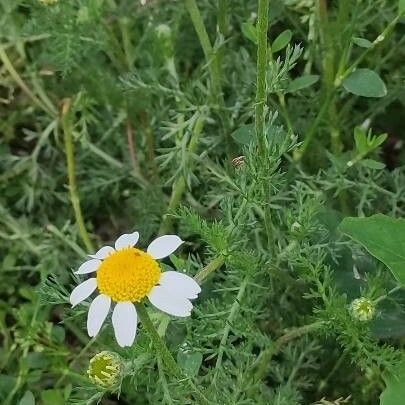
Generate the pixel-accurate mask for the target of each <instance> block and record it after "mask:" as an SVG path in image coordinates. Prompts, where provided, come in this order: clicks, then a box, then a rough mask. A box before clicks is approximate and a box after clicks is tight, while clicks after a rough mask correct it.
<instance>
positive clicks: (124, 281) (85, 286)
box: [70, 232, 201, 347]
mask: <svg viewBox="0 0 405 405" xmlns="http://www.w3.org/2000/svg"><path fill="white" fill-rule="evenodd" d="M138 239H139V233H138V232H134V233H130V234H124V235H122V236H120V237H119V238H118V239H117V240H116V242H115V245H114V248H113V247H111V246H104V247H102V248H101V249H100V250H98V251H97V252H96V253H95V254H94V255H90V257H91V259H90V260H87V261H86V262H84V263H83V264H82V265H81V266H80V267H79V269H78V270H77V271H76V272H75V273H76V274H88V273H96V277H92V278H89V279H87V280H86V281H84V282H82V283H81V284H79V285H78V286H77V287H76V288H75V289H74V290H73V291H72V293H71V295H70V303H71V304H72V306H73V307H74V306H76V305H77V304H79V303H80V302H82V301H84V300H85V299H86V298H88V297H89V296H90V295H91V294H92V293H93V292H94V291H95V290H96V289H98V293H99V294H98V296H97V297H96V298H95V299H94V300H93V302H92V303H91V304H90V307H89V311H88V317H87V332H88V334H89V336H90V337H94V336H96V335H97V334H98V332H99V331H100V329H101V327H102V325H103V323H104V321H105V319H106V318H107V315H108V313H109V311H110V307H111V302H112V301H113V302H115V306H114V310H113V313H112V324H113V328H114V333H115V338H116V340H117V342H118V344H119V345H120V346H121V347H125V346H131V345H132V343H133V342H134V340H135V336H136V329H137V323H138V320H137V318H138V317H137V312H136V308H135V305H134V303H136V302H141V301H142V300H143V299H145V298H146V297H147V298H148V299H149V301H150V302H151V303H152V304H153V305H154V306H155V307H156V308H158V309H160V310H161V311H163V312H166V313H167V314H169V315H174V316H179V317H186V316H190V315H191V310H192V308H193V304H192V303H191V301H190V300H192V299H195V298H197V296H198V294H199V293H200V292H201V288H200V286H199V285H198V283H197V282H196V281H195V280H194V279H192V278H191V277H189V276H187V275H186V274H183V273H180V272H177V271H165V272H162V271H161V268H160V265H159V263H158V262H157V260H159V259H163V258H165V257H168V256H169V255H171V254H172V253H173V252H174V251H175V250H176V249H177V248H178V247H179V246H180V245H181V244H182V243H183V241H182V240H181V239H180V238H179V237H178V236H176V235H164V236H160V237H158V238H157V239H155V240H154V241H152V243H150V245H149V246H148V248H147V250H146V252H144V251H142V250H140V249H137V248H135V247H134V246H135V245H136V243H137V242H138Z"/></svg>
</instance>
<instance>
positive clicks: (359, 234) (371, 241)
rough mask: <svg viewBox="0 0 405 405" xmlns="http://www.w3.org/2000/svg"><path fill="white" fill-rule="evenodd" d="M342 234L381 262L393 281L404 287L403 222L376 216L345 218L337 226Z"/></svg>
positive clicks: (404, 230) (404, 229) (404, 241)
mask: <svg viewBox="0 0 405 405" xmlns="http://www.w3.org/2000/svg"><path fill="white" fill-rule="evenodd" d="M339 229H340V231H341V232H343V233H344V234H346V235H348V236H350V237H351V238H352V239H354V240H355V241H356V242H358V243H360V244H361V245H363V246H364V247H365V248H366V249H367V250H368V252H369V253H370V254H372V255H373V256H374V257H376V258H377V259H378V260H380V261H382V262H383V263H384V264H385V265H386V266H387V267H388V268H389V269H390V270H391V272H392V274H393V275H394V277H395V279H396V280H397V281H398V282H399V283H400V284H402V285H405V220H404V219H395V218H391V217H388V216H386V215H382V214H377V215H373V216H371V217H367V218H350V217H349V218H345V219H344V220H343V221H342V223H341V224H340V226H339Z"/></svg>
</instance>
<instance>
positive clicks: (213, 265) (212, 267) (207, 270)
mask: <svg viewBox="0 0 405 405" xmlns="http://www.w3.org/2000/svg"><path fill="white" fill-rule="evenodd" d="M224 263H225V259H224V257H223V256H218V257H216V258H215V259H213V260H212V261H211V262H209V263H208V264H207V265H206V266H205V267H204V268H202V269H201V270H200V271H199V272H198V273H197V274H196V275H195V276H194V280H195V281H197V283H198V284H201V283H202V282H203V281H204V280H205V279H206V278H207V277H208V276H209V275H210V274H211V273H213V272H214V271H216V270H218V269H219V268H220V267H221V266H222V265H223V264H224Z"/></svg>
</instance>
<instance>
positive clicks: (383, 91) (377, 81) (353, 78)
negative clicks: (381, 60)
mask: <svg viewBox="0 0 405 405" xmlns="http://www.w3.org/2000/svg"><path fill="white" fill-rule="evenodd" d="M343 87H344V88H345V89H346V90H347V91H348V92H349V93H352V94H356V95H357V96H362V97H384V96H386V95H387V88H386V87H385V83H384V82H383V81H382V79H381V77H380V76H378V74H377V73H376V72H374V71H373V70H370V69H357V70H355V71H354V72H353V73H352V74H350V75H349V76H348V77H346V79H344V80H343Z"/></svg>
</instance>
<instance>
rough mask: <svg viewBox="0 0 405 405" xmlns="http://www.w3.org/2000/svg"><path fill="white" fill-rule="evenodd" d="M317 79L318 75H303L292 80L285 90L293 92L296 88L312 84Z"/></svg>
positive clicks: (299, 88)
mask: <svg viewBox="0 0 405 405" xmlns="http://www.w3.org/2000/svg"><path fill="white" fill-rule="evenodd" d="M318 80H319V76H318V75H304V76H301V77H298V78H296V79H295V80H293V81H292V82H291V83H290V85H289V86H288V88H287V92H289V93H294V92H296V91H298V90H302V89H305V88H306V87H309V86H312V85H313V84H314V83H316V82H317V81H318Z"/></svg>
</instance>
